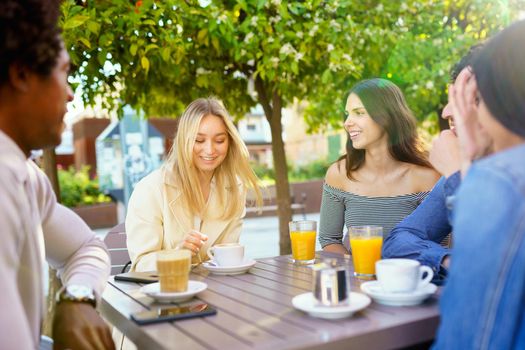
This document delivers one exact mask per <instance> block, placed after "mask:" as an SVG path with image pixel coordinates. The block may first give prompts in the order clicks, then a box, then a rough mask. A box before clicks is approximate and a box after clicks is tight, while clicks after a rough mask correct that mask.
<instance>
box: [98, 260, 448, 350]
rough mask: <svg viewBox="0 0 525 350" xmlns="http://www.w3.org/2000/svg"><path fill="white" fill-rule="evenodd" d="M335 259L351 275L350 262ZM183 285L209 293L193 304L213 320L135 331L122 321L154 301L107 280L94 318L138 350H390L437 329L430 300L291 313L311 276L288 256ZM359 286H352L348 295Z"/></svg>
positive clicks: (199, 275) (198, 276)
mask: <svg viewBox="0 0 525 350" xmlns="http://www.w3.org/2000/svg"><path fill="white" fill-rule="evenodd" d="M326 257H338V259H340V260H341V262H343V263H346V264H348V265H349V266H350V269H352V270H353V267H352V263H351V260H350V259H349V258H343V257H341V256H337V255H333V254H329V253H324V252H322V253H320V252H319V253H317V258H326ZM190 279H193V280H199V281H204V282H206V283H207V284H208V289H207V290H206V291H204V292H202V293H200V294H199V295H198V298H199V299H201V300H203V301H205V302H207V303H209V304H211V305H213V306H214V307H215V308H216V309H217V310H218V312H217V315H214V316H208V317H202V318H193V319H188V320H179V321H176V322H172V323H160V324H154V325H148V326H138V325H137V324H136V323H134V322H133V321H131V320H130V319H129V315H130V314H131V313H134V312H138V311H143V310H146V309H148V308H149V307H150V305H152V304H153V300H152V299H151V298H149V297H147V296H145V295H144V294H142V293H140V292H139V291H138V289H139V288H140V285H139V284H135V283H128V282H118V281H117V282H116V281H114V280H113V278H111V279H110V280H109V281H108V285H107V288H106V290H105V291H104V294H103V298H102V303H101V312H102V315H103V316H104V317H105V318H106V319H107V320H108V321H110V322H111V323H112V324H113V325H115V326H116V327H117V328H119V329H120V330H121V331H122V332H123V333H124V334H125V335H126V336H127V337H129V338H130V339H131V340H132V341H133V342H135V343H136V344H137V346H138V347H139V349H142V348H144V349H158V348H169V349H192V350H193V349H272V350H277V349H319V348H323V349H350V348H353V349H392V348H400V347H405V346H410V345H413V344H418V343H422V342H425V341H429V340H431V339H433V338H434V335H435V333H436V329H437V326H438V323H439V313H438V307H437V304H438V303H437V296H434V297H431V298H430V299H429V300H427V301H426V302H425V303H423V304H422V305H420V306H411V307H389V306H383V305H379V304H376V303H374V302H372V304H370V306H368V307H367V308H366V309H365V310H363V311H361V312H358V313H356V314H354V315H353V316H352V317H351V318H346V319H339V320H324V319H318V318H312V317H310V316H308V315H306V314H304V313H302V312H301V311H298V310H296V309H294V308H293V306H292V298H293V297H294V296H296V295H298V294H302V293H305V292H309V291H310V289H311V269H310V268H308V267H304V266H297V265H294V264H292V263H291V262H290V261H289V257H288V256H279V257H275V258H266V259H260V260H258V261H257V264H256V265H255V267H253V268H252V269H251V270H250V271H249V273H247V274H243V275H238V276H215V275H212V274H210V273H208V271H206V270H205V269H204V268H202V267H198V268H196V269H194V271H193V272H192V274H191V277H190ZM360 284H361V281H359V280H357V279H352V290H353V291H360V288H359V287H360Z"/></svg>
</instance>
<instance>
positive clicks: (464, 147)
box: [448, 67, 492, 175]
mask: <svg viewBox="0 0 525 350" xmlns="http://www.w3.org/2000/svg"><path fill="white" fill-rule="evenodd" d="M448 99H449V102H450V104H451V106H452V111H453V112H452V113H453V115H454V123H455V125H456V132H457V135H458V139H459V144H460V149H461V154H462V167H461V171H462V174H463V175H465V173H466V171H467V170H468V168H469V166H470V163H471V162H472V161H473V160H475V159H478V158H480V157H482V156H485V155H487V154H488V153H489V152H490V149H491V146H492V140H491V139H490V137H489V136H488V135H487V133H486V132H485V130H484V129H483V127H482V126H481V124H480V123H479V122H478V104H479V96H478V89H477V85H476V79H475V77H474V74H473V73H472V71H471V68H470V67H466V68H464V69H463V70H462V71H461V73H459V75H458V77H457V79H456V82H455V83H454V85H451V86H450V87H449V91H448Z"/></svg>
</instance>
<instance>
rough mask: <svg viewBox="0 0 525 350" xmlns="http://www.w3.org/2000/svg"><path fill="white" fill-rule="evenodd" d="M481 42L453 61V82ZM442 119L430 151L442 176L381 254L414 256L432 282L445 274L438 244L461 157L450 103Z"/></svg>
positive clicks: (446, 226)
mask: <svg viewBox="0 0 525 350" xmlns="http://www.w3.org/2000/svg"><path fill="white" fill-rule="evenodd" d="M481 47H482V46H481V45H476V46H473V47H472V48H471V49H470V50H469V52H468V53H467V54H466V55H465V56H464V57H463V58H462V59H461V60H460V61H459V62H458V63H457V64H456V66H455V67H454V69H453V70H452V73H451V81H452V82H454V81H455V80H456V78H457V76H458V74H459V73H460V72H461V71H462V70H463V68H465V67H467V66H469V65H470V64H471V62H472V60H473V58H474V57H475V55H476V53H477V52H478V51H479V50H480V49H481ZM441 116H442V118H443V119H447V120H448V121H449V123H450V130H445V131H443V132H442V133H441V135H440V136H439V138H438V139H437V140H436V141H434V146H433V148H432V152H431V154H430V161H431V163H432V165H433V166H434V167H435V168H436V169H437V170H438V171H439V172H440V173H441V174H442V175H443V177H442V178H441V179H440V180H439V181H438V182H437V183H436V185H435V186H434V188H433V189H432V191H431V192H430V193H429V195H428V196H427V197H426V198H425V200H424V201H423V202H422V203H421V204H420V205H419V206H418V207H417V208H416V210H414V211H413V212H412V214H410V215H409V216H407V217H406V218H405V219H404V220H403V221H401V222H400V223H399V224H398V225H397V226H396V227H395V228H394V229H393V230H392V231H391V233H390V235H389V236H388V237H387V238H386V239H385V241H384V243H383V252H382V256H383V258H385V259H388V258H409V259H416V260H418V261H419V262H420V263H421V264H423V265H427V266H430V267H431V268H432V269H433V270H434V280H433V282H434V283H438V284H440V283H442V282H443V281H444V280H445V277H446V275H447V268H448V264H449V255H450V249H449V248H446V247H444V246H442V245H441V244H440V243H441V242H442V241H443V239H445V238H446V237H447V235H448V234H449V233H451V232H452V226H451V224H450V220H449V217H450V210H451V203H452V201H453V198H454V194H455V192H456V189H457V188H458V187H459V185H460V183H461V176H460V173H459V169H460V167H461V159H460V158H461V157H460V155H459V153H460V152H459V144H458V140H457V137H456V134H455V125H454V118H453V115H452V109H451V106H450V103H449V104H447V105H446V106H445V108H443V111H442V114H441ZM489 146H490V145H489V140H486V139H485V140H482V142H481V144H480V146H479V149H480V151H479V152H478V153H487V152H488V149H489Z"/></svg>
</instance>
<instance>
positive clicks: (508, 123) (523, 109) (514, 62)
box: [472, 20, 525, 137]
mask: <svg viewBox="0 0 525 350" xmlns="http://www.w3.org/2000/svg"><path fill="white" fill-rule="evenodd" d="M524 36H525V20H520V21H517V22H515V23H513V24H512V25H511V26H509V27H507V28H505V29H503V30H502V31H501V32H499V33H498V34H496V35H494V37H492V38H491V39H489V41H488V42H487V44H486V45H485V47H483V49H481V51H480V52H479V54H478V55H477V56H476V58H475V59H474V63H473V64H472V66H473V69H474V74H475V75H476V82H477V85H478V90H479V92H480V94H481V97H482V98H483V101H484V102H485V104H486V106H487V108H488V110H489V111H490V113H491V114H492V116H493V117H494V118H495V119H496V120H497V121H498V122H499V123H500V124H502V125H503V126H504V127H505V128H506V129H507V130H510V131H511V132H513V133H514V134H516V135H519V136H521V137H525V64H524V60H523V59H524V57H525V40H524Z"/></svg>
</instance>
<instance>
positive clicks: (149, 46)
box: [145, 44, 159, 53]
mask: <svg viewBox="0 0 525 350" xmlns="http://www.w3.org/2000/svg"><path fill="white" fill-rule="evenodd" d="M158 48H159V46H158V45H155V44H149V45H148V46H146V51H145V52H146V53H148V52H149V51H151V50H154V49H158Z"/></svg>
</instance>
